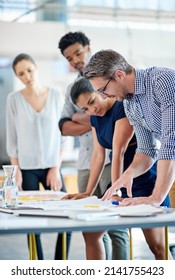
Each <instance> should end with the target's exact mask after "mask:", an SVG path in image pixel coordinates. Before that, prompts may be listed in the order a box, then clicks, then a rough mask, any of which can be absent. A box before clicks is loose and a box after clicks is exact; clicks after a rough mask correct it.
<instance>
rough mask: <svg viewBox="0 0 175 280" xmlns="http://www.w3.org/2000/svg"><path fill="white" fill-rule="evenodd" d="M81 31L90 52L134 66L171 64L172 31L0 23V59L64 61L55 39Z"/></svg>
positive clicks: (174, 36) (173, 58) (174, 58)
mask: <svg viewBox="0 0 175 280" xmlns="http://www.w3.org/2000/svg"><path fill="white" fill-rule="evenodd" d="M70 30H71V31H75V30H76V31H77V30H81V31H83V32H85V33H86V34H87V36H88V37H89V38H90V39H91V45H92V50H93V52H96V51H98V50H100V49H105V48H112V49H115V50H117V51H119V52H121V53H122V54H123V55H124V56H125V57H126V58H127V59H128V60H129V61H130V62H131V63H134V65H138V66H142V65H143V66H149V65H159V66H160V65H162V66H170V67H174V65H175V55H174V50H175V31H171V30H165V31H160V30H158V29H157V30H139V29H128V28H118V27H117V26H116V27H115V28H104V27H103V28H99V27H81V28H80V27H76V26H74V27H73V28H70V27H68V26H65V25H64V24H60V23H56V22H36V23H6V22H1V23H0V34H1V43H0V56H9V57H14V56H16V55H17V54H18V53H20V52H27V53H29V54H31V55H33V56H35V57H38V58H49V59H54V58H60V59H64V58H63V57H62V55H61V54H60V51H59V50H58V47H57V46H58V41H59V39H60V38H61V37H62V36H63V35H64V34H65V33H66V32H68V31H70Z"/></svg>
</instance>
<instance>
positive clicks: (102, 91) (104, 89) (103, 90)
mask: <svg viewBox="0 0 175 280" xmlns="http://www.w3.org/2000/svg"><path fill="white" fill-rule="evenodd" d="M115 72H116V70H115ZM115 72H114V74H115ZM114 74H113V75H112V76H111V78H110V79H109V80H108V81H107V83H106V85H105V86H104V87H103V88H101V89H97V90H96V91H97V92H99V93H102V94H104V95H106V96H108V94H107V93H106V92H105V91H106V89H107V86H108V85H109V83H110V82H111V81H112V79H113V76H114Z"/></svg>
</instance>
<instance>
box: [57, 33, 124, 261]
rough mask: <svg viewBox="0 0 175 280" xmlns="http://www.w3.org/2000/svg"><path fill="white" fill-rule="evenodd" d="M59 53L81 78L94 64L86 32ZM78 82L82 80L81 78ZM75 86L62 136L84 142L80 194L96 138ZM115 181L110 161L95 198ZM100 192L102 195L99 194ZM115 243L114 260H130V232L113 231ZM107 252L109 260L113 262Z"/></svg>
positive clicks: (63, 42) (68, 37)
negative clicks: (75, 95)
mask: <svg viewBox="0 0 175 280" xmlns="http://www.w3.org/2000/svg"><path fill="white" fill-rule="evenodd" d="M59 49H60V51H61V53H62V55H63V56H64V57H65V58H66V59H67V61H68V62H69V64H70V65H71V66H72V67H73V68H74V69H76V70H77V71H78V73H79V77H81V75H82V72H83V69H84V67H85V66H86V65H87V63H88V62H89V60H90V57H91V48H90V40H89V38H87V36H86V35H85V34H84V33H82V32H69V33H67V34H65V35H64V36H63V37H62V38H61V39H60V41H59ZM77 79H78V78H77ZM72 86H73V84H71V85H70V86H69V87H68V90H67V93H66V97H65V104H64V108H63V111H62V115H61V119H60V122H59V127H60V130H61V133H62V135H65V136H66V135H69V136H78V137H79V141H80V150H79V159H78V188H79V192H80V193H83V192H85V191H86V187H87V183H88V179H89V174H90V163H91V156H92V152H93V138H92V130H91V125H90V117H89V116H88V115H87V114H86V113H83V112H82V110H80V109H79V108H78V106H76V105H75V104H74V103H73V102H72V99H71V96H70V90H71V87H72ZM110 181H111V165H110V160H109V158H107V161H106V165H105V167H104V170H103V173H102V175H101V178H100V181H99V184H98V186H97V188H96V190H97V191H98V192H97V191H96V192H95V195H97V196H98V197H100V196H101V195H102V194H103V193H104V192H105V191H106V188H107V185H108V184H109V183H110ZM99 191H100V192H99ZM109 234H110V237H111V239H112V247H113V250H112V258H113V259H119V260H121V259H128V258H129V238H128V232H127V231H126V230H117V231H110V232H109ZM106 251H107V259H108V258H110V257H109V256H108V255H109V253H108V251H109V250H108V249H107V250H106Z"/></svg>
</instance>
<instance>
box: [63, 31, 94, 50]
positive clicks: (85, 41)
mask: <svg viewBox="0 0 175 280" xmlns="http://www.w3.org/2000/svg"><path fill="white" fill-rule="evenodd" d="M75 43H80V44H81V45H82V46H87V45H89V44H90V40H89V38H88V37H87V36H86V35H85V34H84V33H83V32H69V33H67V34H65V35H64V36H63V37H62V38H61V39H60V41H59V43H58V48H59V49H60V51H61V53H62V54H63V53H64V50H65V49H66V48H68V47H69V46H71V45H73V44H75Z"/></svg>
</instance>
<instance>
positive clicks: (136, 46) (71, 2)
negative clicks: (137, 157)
mask: <svg viewBox="0 0 175 280" xmlns="http://www.w3.org/2000/svg"><path fill="white" fill-rule="evenodd" d="M69 31H82V32H84V33H85V34H86V35H87V36H88V37H89V38H90V40H91V41H90V43H91V48H92V54H93V53H95V52H96V51H98V50H100V49H114V50H116V51H118V52H120V53H121V54H122V55H123V56H124V57H126V58H127V60H128V62H129V63H130V64H131V65H133V66H134V67H136V68H137V67H138V68H146V67H150V66H163V67H170V68H174V67H175V55H174V50H175V1H173V0H166V1H164V0H96V1H92V0H82V1H78V0H65V1H64V0H53V1H47V0H43V1H42V0H26V1H22V0H10V1H6V0H4V1H0V34H1V39H0V41H1V42H0V167H1V169H0V175H1V176H3V171H2V165H3V164H8V163H9V158H8V156H7V153H6V129H5V126H6V119H5V104H6V98H7V95H8V94H9V93H10V92H12V91H15V90H17V89H20V87H21V83H20V82H19V80H18V79H16V77H15V75H14V73H13V71H12V67H11V63H12V61H13V59H14V57H15V56H16V55H17V54H19V53H28V54H30V55H31V56H32V57H33V58H34V60H35V61H36V62H37V65H38V67H39V69H40V70H39V73H40V78H41V81H43V82H44V83H45V84H47V85H50V86H52V87H56V88H57V89H58V90H59V91H60V92H61V93H62V94H63V95H64V94H65V93H66V89H67V86H68V85H69V84H70V83H71V82H73V81H74V79H75V78H76V77H77V72H76V71H75V70H74V69H72V68H71V67H70V66H69V64H68V62H67V61H66V59H65V58H64V57H63V56H62V55H61V53H60V51H59V49H58V41H59V39H60V38H61V37H62V36H63V35H64V34H65V33H67V32H69ZM63 148H64V154H63V163H62V170H63V175H64V178H65V182H66V184H67V190H68V191H69V192H74V191H77V182H76V172H77V170H76V163H77V159H78V149H79V142H78V138H77V137H70V136H69V137H65V139H64V143H63ZM171 231H172V232H170V240H171V242H172V243H175V231H174V230H173V229H171ZM79 236H80V235H78V236H77V237H76V234H75V242H74V246H75V244H77V246H78V242H79V240H81V238H80V239H79ZM137 236H138V235H137ZM46 237H47V236H46ZM46 237H45V240H46V241H45V242H46V244H47V242H49V241H48V240H49V239H47V238H46ZM9 238H10V236H8V237H5V236H4V237H0V243H1V244H2V243H3V244H4V242H7V243H8V239H9ZM133 238H134V235H133ZM16 239H17V236H16V237H15V238H14V240H15V241H14V240H13V238H12V240H13V241H14V242H16V243H18V241H16ZM138 239H139V238H138ZM141 239H142V237H141ZM76 240H77V241H76ZM137 242H138V243H137V245H138V251H137V252H139V253H138V255H137V253H136V258H137V257H138V258H144V257H145V256H144V255H142V254H141V253H140V252H141V251H142V252H144V249H143V247H142V246H144V245H143V243H144V242H140V243H139V240H137ZM72 243H73V242H72ZM139 244H140V247H139ZM137 245H136V248H137ZM0 247H4V246H1V245H0ZM48 247H49V246H48ZM26 248H27V247H26ZM2 249H3V248H2ZM81 250H82V255H80V256H79V258H84V257H85V256H84V244H83V240H82V243H81V249H80V251H81ZM26 251H27V249H26ZM0 252H1V253H0V259H3V258H7V259H8V258H9V256H8V254H7V255H6V257H5V255H4V256H3V250H0ZM72 252H75V251H74V250H73V249H72ZM18 253H19V254H20V252H18ZM14 254H15V250H14ZM51 254H52V253H51ZM51 254H50V255H48V258H52V257H51ZM20 256H21V258H24V259H25V258H27V252H26V254H23V253H21V255H20ZM11 257H12V256H11ZM12 258H13V257H12ZM73 258H76V256H74V255H72V259H73ZM148 258H152V256H149V254H148ZM14 259H15V257H14Z"/></svg>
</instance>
